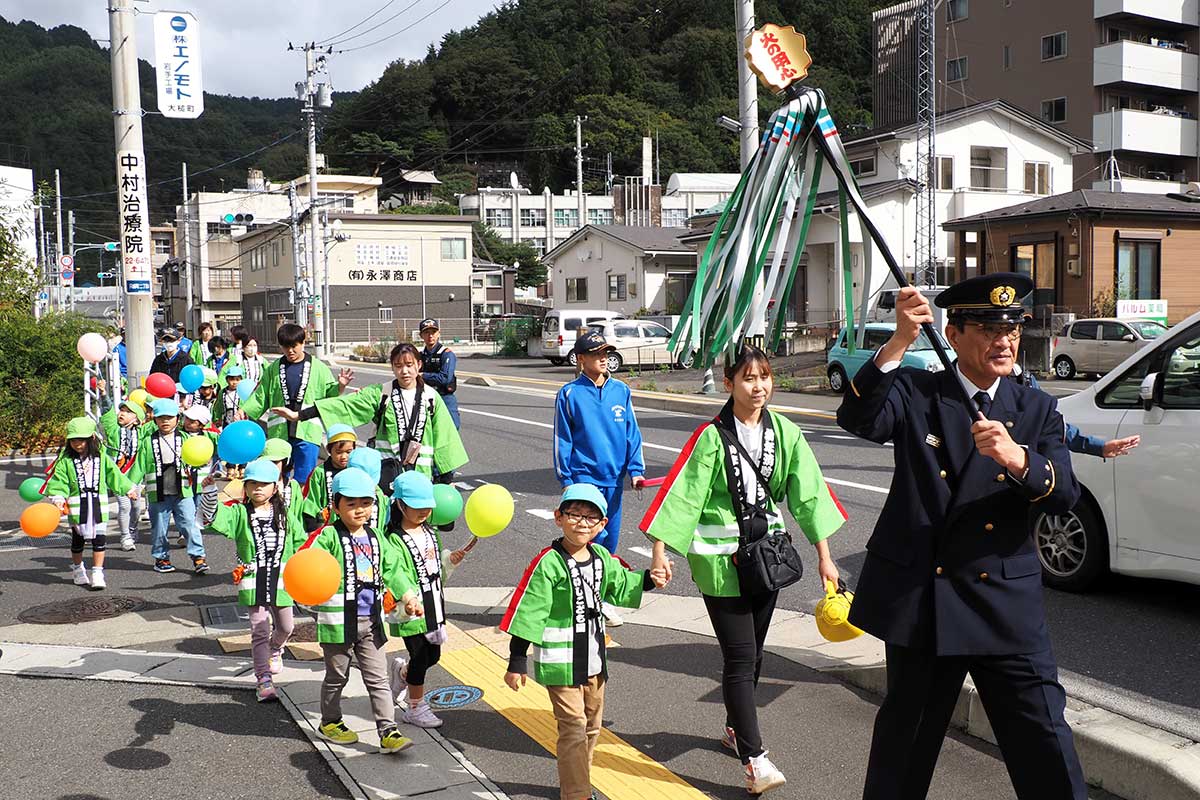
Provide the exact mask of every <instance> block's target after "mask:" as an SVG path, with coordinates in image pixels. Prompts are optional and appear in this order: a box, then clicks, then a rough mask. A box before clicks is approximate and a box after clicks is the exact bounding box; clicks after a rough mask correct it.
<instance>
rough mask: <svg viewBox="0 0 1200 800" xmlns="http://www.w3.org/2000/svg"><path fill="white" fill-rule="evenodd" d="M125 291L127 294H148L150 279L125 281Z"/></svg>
mask: <svg viewBox="0 0 1200 800" xmlns="http://www.w3.org/2000/svg"><path fill="white" fill-rule="evenodd" d="M125 291H126V292H127V293H129V294H150V281H125Z"/></svg>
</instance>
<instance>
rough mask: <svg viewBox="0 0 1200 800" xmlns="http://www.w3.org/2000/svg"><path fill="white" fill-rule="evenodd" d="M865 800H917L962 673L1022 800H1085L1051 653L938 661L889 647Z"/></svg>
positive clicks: (922, 651)
mask: <svg viewBox="0 0 1200 800" xmlns="http://www.w3.org/2000/svg"><path fill="white" fill-rule="evenodd" d="M886 653H887V695H886V696H885V697H884V699H883V703H882V704H881V705H880V707H879V713H878V714H877V715H876V717H875V730H874V735H873V737H872V739H871V756H870V760H869V761H868V763H867V780H866V785H865V787H864V788H863V800H922V798H924V797H925V796H926V794H927V793H928V791H929V783H930V780H931V779H932V778H933V770H934V766H935V765H936V764H937V759H938V754H939V753H940V752H941V749H942V741H943V740H944V739H945V737H946V728H947V727H948V726H949V724H950V717H951V715H952V714H953V713H954V706H955V704H956V703H957V702H958V696H959V690H960V689H961V688H962V685H963V680H964V679H965V678H966V676H967V674H968V673H969V674H970V675H971V679H972V680H973V681H974V682H975V689H976V690H977V691H978V692H979V700H980V702H981V703H982V704H983V708H984V711H986V712H987V716H988V721H989V722H990V723H991V726H992V730H993V732H994V733H995V735H996V741H997V743H998V744H999V746H1000V752H1001V754H1002V755H1003V756H1004V764H1005V767H1006V768H1007V769H1008V776H1009V779H1010V780H1011V781H1012V785H1013V789H1014V790H1016V795H1017V797H1018V798H1019V799H1020V800H1087V785H1086V784H1085V783H1084V780H1083V770H1082V768H1081V767H1080V765H1079V757H1078V756H1077V755H1076V753H1075V744H1074V740H1073V739H1072V737H1071V729H1070V727H1069V726H1068V725H1067V722H1066V720H1065V718H1064V716H1063V712H1064V710H1065V709H1066V703H1067V695H1066V692H1065V691H1064V690H1063V688H1062V685H1061V684H1059V682H1058V670H1057V668H1056V666H1055V663H1054V654H1053V652H1051V650H1049V649H1046V650H1043V651H1041V652H1037V653H1027V654H1021V655H988V656H939V655H936V654H935V653H934V652H933V651H932V650H930V649H928V648H909V647H900V646H897V645H891V644H889V645H887V648H886Z"/></svg>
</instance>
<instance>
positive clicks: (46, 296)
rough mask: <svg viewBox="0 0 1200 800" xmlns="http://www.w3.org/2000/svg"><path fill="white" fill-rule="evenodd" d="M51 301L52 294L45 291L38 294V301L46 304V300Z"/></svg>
mask: <svg viewBox="0 0 1200 800" xmlns="http://www.w3.org/2000/svg"><path fill="white" fill-rule="evenodd" d="M49 299H50V293H49V292H47V291H46V290H45V289H43V290H42V291H40V292H38V300H41V301H42V302H45V301H46V300H49Z"/></svg>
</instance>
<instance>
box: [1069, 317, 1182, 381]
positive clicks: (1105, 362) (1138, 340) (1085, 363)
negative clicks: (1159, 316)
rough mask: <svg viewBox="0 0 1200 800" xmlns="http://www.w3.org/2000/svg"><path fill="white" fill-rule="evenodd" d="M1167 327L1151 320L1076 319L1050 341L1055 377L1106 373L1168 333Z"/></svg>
mask: <svg viewBox="0 0 1200 800" xmlns="http://www.w3.org/2000/svg"><path fill="white" fill-rule="evenodd" d="M1166 330H1167V327H1166V326H1165V325H1163V324H1161V323H1158V322H1155V321H1153V320H1148V319H1111V318H1096V319H1077V320H1075V321H1074V322H1072V323H1069V324H1067V325H1064V326H1063V329H1062V331H1061V332H1060V333H1059V334H1058V335H1057V336H1055V337H1053V338H1052V339H1051V340H1050V363H1051V365H1053V367H1054V376H1055V377H1056V378H1061V379H1062V380H1069V379H1071V378H1073V377H1075V375H1076V374H1085V373H1095V374H1098V375H1103V374H1104V373H1106V372H1108V371H1109V370H1111V369H1112V368H1113V367H1115V366H1116V365H1117V364H1120V363H1121V362H1122V361H1124V360H1125V359H1126V358H1128V357H1129V356H1131V355H1133V354H1134V353H1136V352H1137V351H1138V350H1141V349H1142V348H1143V347H1144V346H1145V345H1146V342H1152V341H1154V340H1155V339H1157V338H1158V337H1159V336H1161V335H1162V334H1163V333H1165V332H1166Z"/></svg>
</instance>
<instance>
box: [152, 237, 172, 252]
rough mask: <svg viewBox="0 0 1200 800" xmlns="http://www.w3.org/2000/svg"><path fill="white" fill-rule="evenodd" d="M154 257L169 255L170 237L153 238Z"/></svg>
mask: <svg viewBox="0 0 1200 800" xmlns="http://www.w3.org/2000/svg"><path fill="white" fill-rule="evenodd" d="M154 255H156V256H169V255H171V237H170V236H155V237H154Z"/></svg>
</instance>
